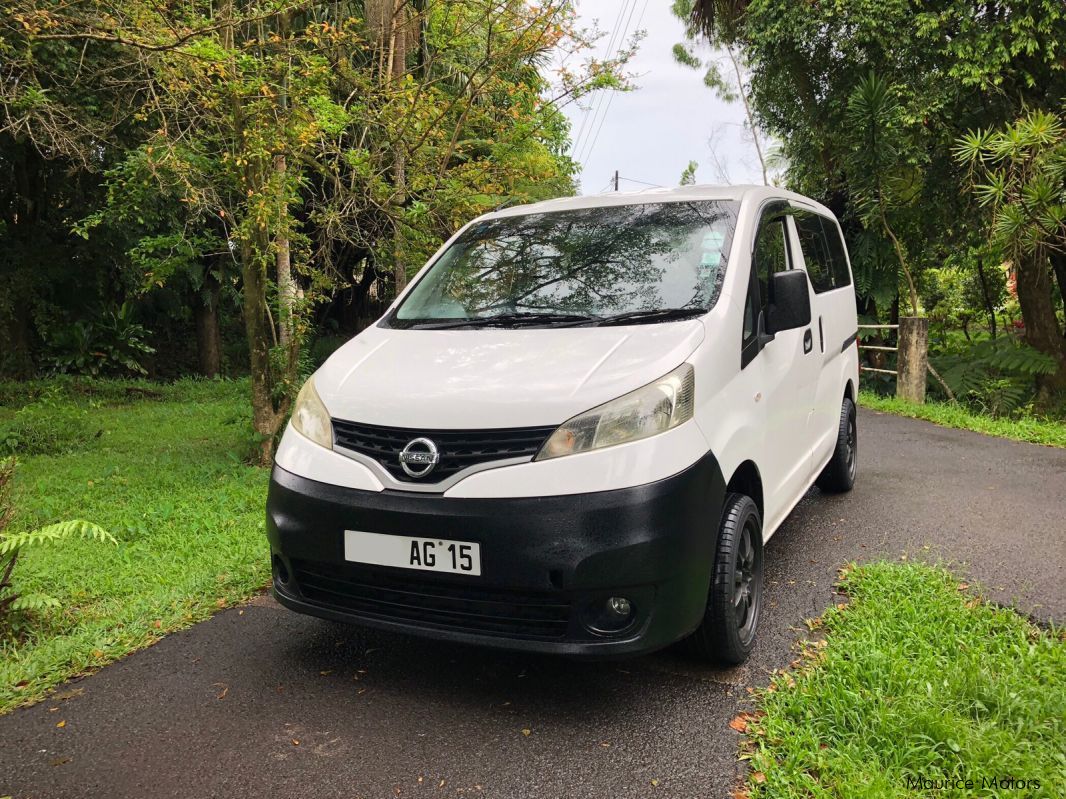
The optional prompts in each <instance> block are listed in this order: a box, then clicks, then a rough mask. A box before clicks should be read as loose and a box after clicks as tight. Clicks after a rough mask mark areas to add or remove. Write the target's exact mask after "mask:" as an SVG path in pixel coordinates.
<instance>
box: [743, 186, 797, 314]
mask: <svg viewBox="0 0 1066 799" xmlns="http://www.w3.org/2000/svg"><path fill="white" fill-rule="evenodd" d="M785 210H786V209H785V208H784V207H783V206H779V205H776V204H775V205H772V206H769V207H767V208H766V210H764V211H763V215H762V219H760V220H759V232H758V233H756V234H755V247H754V248H753V250H752V255H751V258H752V263H753V264H754V266H755V275H756V278H757V280H758V284H759V303H760V308H761V310H763V311H765V310H766V308H767V307H768V306H769V304H770V301H771V300H772V299H773V297H771V296H770V277H771V276H772V275H774V274H776V273H778V272H784V271H786V270H788V269H790V268H791V263H790V258H789V251H788V228H787V227H786V226H785V219H786V218H787V217H786V214H785V213H784V211H785Z"/></svg>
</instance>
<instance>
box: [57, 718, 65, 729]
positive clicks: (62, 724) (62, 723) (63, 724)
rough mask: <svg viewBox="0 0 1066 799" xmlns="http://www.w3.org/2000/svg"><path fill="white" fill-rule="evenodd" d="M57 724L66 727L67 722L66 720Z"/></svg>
mask: <svg viewBox="0 0 1066 799" xmlns="http://www.w3.org/2000/svg"><path fill="white" fill-rule="evenodd" d="M56 726H57V727H59V728H63V727H66V726H67V722H66V721H65V720H64V721H61V722H59V723H58V724H56Z"/></svg>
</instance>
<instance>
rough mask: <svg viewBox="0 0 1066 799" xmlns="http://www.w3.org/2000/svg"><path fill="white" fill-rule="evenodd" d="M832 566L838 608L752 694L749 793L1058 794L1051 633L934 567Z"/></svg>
mask: <svg viewBox="0 0 1066 799" xmlns="http://www.w3.org/2000/svg"><path fill="white" fill-rule="evenodd" d="M842 574H843V577H842V590H844V591H845V592H846V593H847V594H848V595H849V597H850V602H849V603H848V604H846V605H838V606H837V607H836V608H832V609H830V610H829V611H827V612H826V614H825V615H824V616H823V617H822V618H821V619H819V620H816V621H815V622H814V623H813V625H812V626H814V627H816V628H821V629H822V630H823V631H824V633H825V638H824V639H822V640H820V641H816V642H814V643H809V644H808V645H806V647H805V650H804V655H803V657H802V658H801V660H800V664H799V666H798V668H797V669H796V670H794V671H791V672H783V673H780V674H778V675H777V676H776V677H775V678H774V680H773V681H772V683H771V685H770V686H769V687H768V688H767V689H765V690H763V691H759V692H756V702H757V706H758V710H757V711H756V713H754V714H753V715H752V716H751V717H750V718H748V719H747V720H746V726H747V732H748V735H749V738H748V742H747V744H746V746H747V747H748V756H750V759H751V766H752V771H751V774H750V776H749V781H748V791H749V793H750V796H751V797H804V798H805V799H806V798H807V797H900V798H901V799H902V797H915V796H937V797H972V796H1004V797H1006V796H1012V797H1013V796H1026V797H1044V796H1046V797H1059V796H1062V795H1063V791H1064V790H1066V754H1064V748H1063V742H1064V741H1066V642H1064V640H1063V637H1062V634H1061V631H1054V630H1053V631H1050V632H1049V631H1044V630H1041V629H1039V628H1037V627H1035V626H1033V625H1032V624H1030V623H1029V622H1027V621H1026V620H1025V619H1023V618H1022V617H1021V616H1019V615H1018V614H1017V613H1015V612H1014V611H1012V610H1009V609H1003V608H998V607H994V606H991V605H988V604H985V603H984V602H982V601H981V600H980V599H979V598H976V597H973V596H971V595H970V594H969V592H968V591H967V590H966V589H967V586H966V585H965V584H961V583H959V581H958V580H957V579H956V578H954V577H953V576H952V575H951V574H950V573H948V572H947V571H944V570H942V569H940V568H935V567H931V566H926V565H923V564H890V563H874V564H869V565H865V566H860V567H855V568H849V569H846V570H844V571H843V572H842ZM915 780H918V781H919V782H917V783H916V782H915ZM967 780H969V781H970V782H969V785H968V784H967ZM1018 780H1022V781H1026V785H1025V787H1019V785H1018V783H1017V781H1018ZM1012 781H1014V782H1012Z"/></svg>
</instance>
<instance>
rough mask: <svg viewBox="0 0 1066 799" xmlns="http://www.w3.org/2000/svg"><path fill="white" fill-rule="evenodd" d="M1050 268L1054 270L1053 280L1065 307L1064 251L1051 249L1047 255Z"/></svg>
mask: <svg viewBox="0 0 1066 799" xmlns="http://www.w3.org/2000/svg"><path fill="white" fill-rule="evenodd" d="M1048 257H1049V259H1050V261H1051V268H1052V270H1054V272H1055V280H1056V281H1057V282H1058V284H1059V296H1060V297H1061V298H1062V305H1063V308H1064V309H1066V252H1059V251H1058V250H1052V252H1051V254H1050V255H1049V256H1048Z"/></svg>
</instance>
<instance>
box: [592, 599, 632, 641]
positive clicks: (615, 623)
mask: <svg viewBox="0 0 1066 799" xmlns="http://www.w3.org/2000/svg"><path fill="white" fill-rule="evenodd" d="M635 617H636V608H634V607H633V603H632V602H631V601H629V599H627V598H626V597H624V596H610V597H607V598H606V599H599V600H594V601H593V602H591V603H589V605H588V607H587V608H586V611H585V626H586V627H588V628H589V629H590V630H592V631H593V632H597V633H604V634H607V635H613V634H616V633H619V632H621V631H622V630H625V629H626V628H627V627H629V625H630V624H632V622H633V619H634V618H635Z"/></svg>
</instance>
